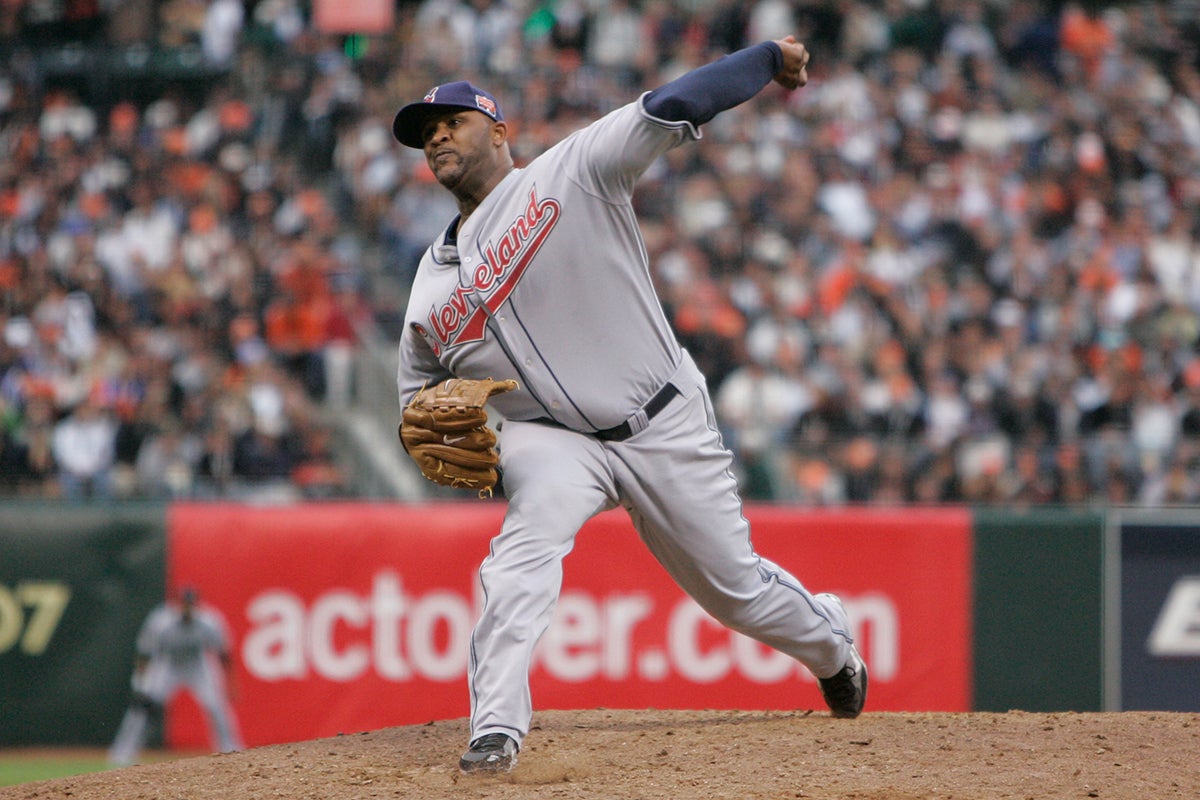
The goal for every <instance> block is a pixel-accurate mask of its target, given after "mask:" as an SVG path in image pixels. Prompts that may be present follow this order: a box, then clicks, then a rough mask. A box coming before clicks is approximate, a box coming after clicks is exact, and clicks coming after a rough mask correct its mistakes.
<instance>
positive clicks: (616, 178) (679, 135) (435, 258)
mask: <svg viewBox="0 0 1200 800" xmlns="http://www.w3.org/2000/svg"><path fill="white" fill-rule="evenodd" d="M698 136H699V133H698V132H697V131H696V130H695V129H694V128H692V126H691V125H689V124H688V123H686V122H681V123H663V122H654V121H651V120H649V119H647V118H646V117H644V116H643V114H642V111H641V104H640V102H634V103H630V104H629V105H626V106H624V107H623V108H620V109H618V110H616V111H614V112H612V113H611V114H609V115H607V116H606V117H604V118H603V119H600V120H598V121H597V122H595V123H593V124H592V125H590V126H589V127H587V128H585V129H583V130H581V131H578V132H576V133H575V134H574V135H572V136H569V137H568V138H566V139H564V140H563V141H562V142H560V143H559V144H558V145H556V146H555V147H553V148H552V149H550V150H548V151H547V152H546V153H544V154H542V155H541V156H540V157H538V158H537V159H535V160H534V161H533V163H532V164H530V165H529V166H528V167H526V168H524V169H515V170H513V171H512V172H510V173H509V174H508V176H507V177H506V178H505V179H504V180H503V181H501V183H500V184H499V185H498V186H497V187H496V188H495V189H493V190H492V192H491V194H489V195H488V196H487V198H486V199H485V200H484V201H483V203H482V204H481V205H480V206H479V208H477V209H476V210H475V212H474V213H473V214H472V215H471V216H470V217H469V218H468V219H467V221H466V222H465V223H464V224H463V225H462V226H461V229H460V230H459V231H458V232H457V244H451V243H447V241H446V238H445V236H444V235H443V237H442V238H441V240H440V241H439V242H438V243H437V244H435V245H434V246H433V247H432V248H430V249H429V250H428V251H427V252H426V254H425V257H424V259H423V260H422V263H421V266H420V269H419V270H418V273H417V278H416V280H415V281H414V283H413V287H412V293H411V295H410V299H409V306H408V309H409V311H408V315H407V317H406V319H405V326H404V335H403V339H402V341H401V345H400V346H401V351H400V373H399V389H400V397H401V398H405V399H406V398H411V397H412V396H413V394H415V393H416V392H417V391H418V390H419V389H420V388H421V385H422V384H423V383H424V382H425V381H426V380H427V379H429V382H430V383H435V382H436V381H437V380H440V379H441V378H445V377H449V376H450V375H451V374H453V375H456V376H458V377H463V378H471V377H476V378H481V377H493V378H516V379H517V381H518V382H519V383H520V384H521V391H518V392H509V393H507V394H504V395H500V396H498V397H496V398H494V399H493V401H492V403H493V406H494V407H495V408H496V410H497V411H499V412H500V413H501V414H502V415H503V416H504V417H505V418H506V419H522V420H529V419H537V418H548V419H552V420H554V421H556V422H558V423H560V424H562V425H565V426H566V427H568V428H572V429H574V430H578V431H595V430H600V429H605V428H610V427H612V426H614V425H617V424H619V423H621V422H623V421H625V420H626V419H627V418H629V416H630V415H632V414H633V413H634V412H635V411H636V410H637V409H638V408H640V407H641V406H642V405H643V404H645V403H646V401H647V400H649V399H650V398H651V397H652V396H653V395H654V393H655V392H656V391H658V389H659V388H661V387H662V385H663V384H664V383H666V382H667V380H669V379H670V377H671V375H672V374H673V373H674V371H675V370H676V368H678V366H679V364H680V360H681V350H680V347H679V345H678V344H677V343H676V340H675V336H674V334H673V333H672V331H671V328H670V325H669V323H668V321H667V319H666V316H665V315H664V314H663V311H662V307H661V305H660V303H659V301H658V298H657V296H656V295H655V292H654V287H653V285H652V284H651V279H650V269H649V265H648V263H647V256H646V251H645V247H644V246H643V245H642V238H641V234H640V231H639V229H638V224H637V220H636V218H635V217H634V213H633V208H632V206H631V204H630V197H631V196H632V193H633V189H634V184H635V182H636V181H637V179H638V177H639V176H640V175H641V174H642V173H643V172H644V171H645V169H646V167H647V166H649V165H650V163H651V162H652V161H653V160H654V159H655V158H657V157H658V156H659V155H661V154H662V153H665V152H666V151H667V150H669V149H670V148H672V147H674V146H676V145H678V144H680V143H681V142H683V141H685V140H687V139H691V138H696V137H698ZM631 254H633V255H635V257H632V258H631V257H630V256H631ZM614 354H617V357H614Z"/></svg>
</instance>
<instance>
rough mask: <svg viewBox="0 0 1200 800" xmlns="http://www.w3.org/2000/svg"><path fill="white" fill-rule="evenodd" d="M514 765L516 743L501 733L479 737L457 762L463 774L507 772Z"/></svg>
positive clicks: (515, 761) (515, 763)
mask: <svg viewBox="0 0 1200 800" xmlns="http://www.w3.org/2000/svg"><path fill="white" fill-rule="evenodd" d="M516 765H517V743H516V742H515V741H513V738H512V737H511V736H506V735H505V734H503V733H489V734H487V735H486V736H480V737H479V738H478V739H476V740H475V741H473V742H471V749H469V750H467V752H465V753H463V756H462V758H460V759H459V760H458V768H459V769H461V770H462V771H463V772H508V771H509V770H511V769H512V768H513V767H515V766H516Z"/></svg>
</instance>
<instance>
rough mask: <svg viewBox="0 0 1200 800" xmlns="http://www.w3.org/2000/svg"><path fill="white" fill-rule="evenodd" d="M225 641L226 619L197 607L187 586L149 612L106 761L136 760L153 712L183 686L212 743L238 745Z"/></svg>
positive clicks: (232, 747) (230, 747) (236, 747)
mask: <svg viewBox="0 0 1200 800" xmlns="http://www.w3.org/2000/svg"><path fill="white" fill-rule="evenodd" d="M228 642H229V637H228V635H227V634H226V631H225V623H224V621H223V620H222V619H221V617H220V616H219V614H218V613H217V612H216V611H215V610H214V609H210V608H207V607H204V606H201V605H199V597H198V595H197V593H196V591H195V590H194V589H190V588H185V589H184V590H183V591H182V592H181V593H180V598H179V603H178V604H173V603H164V604H163V605H160V606H158V607H156V608H155V609H154V610H153V611H151V612H150V614H149V616H147V617H146V621H145V622H144V623H142V628H141V630H140V631H139V632H138V637H137V657H136V662H135V665H134V673H133V681H132V683H133V699H132V701H131V702H130V705H129V709H128V710H127V711H126V712H125V716H124V718H123V719H122V720H121V727H120V728H119V729H118V730H117V736H116V738H115V739H114V740H113V744H112V748H111V749H110V750H109V754H108V758H109V762H110V763H112V764H114V765H116V766H127V765H129V764H132V763H133V762H134V761H135V760H136V759H137V756H138V753H139V752H141V749H142V747H143V746H144V745H145V739H146V733H147V731H148V729H149V724H150V721H151V718H152V716H153V717H154V718H158V716H159V715H160V714H161V713H162V710H163V707H164V706H165V705H166V703H167V701H168V700H170V699H171V698H172V697H173V696H174V695H175V693H176V692H177V691H179V689H181V688H187V689H188V690H190V691H191V692H192V694H193V695H194V696H195V698H196V701H197V702H198V703H199V704H200V707H201V708H203V709H204V713H205V715H206V716H207V718H208V724H209V732H210V734H211V736H212V740H213V746H214V747H215V748H216V749H217V750H218V751H220V752H222V753H227V752H231V751H234V750H241V749H242V743H241V739H240V737H239V734H238V731H237V725H236V721H235V720H234V717H233V711H232V709H231V708H230V706H229V700H228V696H227V692H226V688H227V685H231V681H232V669H231V666H232V659H231V658H230V655H229V644H228ZM227 682H228V683H227Z"/></svg>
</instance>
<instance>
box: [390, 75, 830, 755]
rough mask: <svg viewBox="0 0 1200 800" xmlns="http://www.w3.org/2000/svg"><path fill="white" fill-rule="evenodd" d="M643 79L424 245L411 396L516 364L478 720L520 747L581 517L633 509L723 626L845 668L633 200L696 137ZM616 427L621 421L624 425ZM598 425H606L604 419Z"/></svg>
mask: <svg viewBox="0 0 1200 800" xmlns="http://www.w3.org/2000/svg"><path fill="white" fill-rule="evenodd" d="M644 102H645V96H643V98H642V99H639V100H638V101H636V102H633V103H630V104H629V105H626V106H624V107H622V108H619V109H617V110H615V111H613V112H612V113H610V114H608V115H606V116H604V117H603V118H601V119H599V120H597V121H596V122H594V123H592V124H591V125H590V126H588V127H586V128H584V129H582V130H580V131H577V132H576V133H574V134H572V135H571V136H568V137H567V138H566V139H564V140H563V141H562V142H561V143H559V144H558V145H557V146H555V147H553V148H552V149H550V150H548V151H546V152H545V153H544V154H542V155H541V156H539V157H538V158H537V159H535V160H534V161H533V162H532V163H531V164H529V165H528V166H527V167H525V168H523V169H514V170H512V171H511V172H509V173H508V174H507V175H506V176H505V177H504V178H503V179H502V180H501V181H500V183H499V184H498V185H497V186H496V187H495V188H494V189H493V190H492V191H491V193H490V194H488V195H487V197H485V198H484V199H483V201H482V202H481V203H480V205H479V206H478V207H477V208H476V209H475V210H474V212H473V213H472V214H471V215H470V216H469V217H468V218H467V220H466V222H464V223H463V224H462V225H461V228H460V229H459V230H457V231H452V230H449V229H448V231H447V233H446V234H443V236H441V237H439V239H438V241H437V242H435V243H434V245H433V246H432V247H431V248H430V249H429V251H428V252H427V253H426V254H425V256H424V258H423V260H422V262H421V265H420V267H419V270H418V274H417V277H416V280H415V282H414V285H413V288H412V293H411V296H410V301H409V307H408V313H407V316H406V319H405V329H404V332H403V334H402V338H401V342H400V369H399V373H398V376H397V383H398V387H399V394H400V401H401V403H402V404H403V403H406V402H408V400H410V399H411V398H412V396H413V394H414V393H415V392H417V391H418V390H419V389H420V388H421V386H422V385H423V384H425V383H429V384H433V383H436V382H438V381H440V380H442V379H444V378H447V377H450V376H455V377H462V378H486V377H491V378H496V379H504V378H515V379H517V381H518V382H519V383H520V389H519V390H518V391H514V392H509V393H507V394H502V395H498V396H497V397H495V398H493V406H494V408H495V409H496V411H498V412H499V413H500V414H501V415H502V416H503V417H504V420H503V421H502V423H501V425H500V430H499V433H498V438H499V454H500V468H501V471H502V474H503V485H504V493H505V496H506V498H507V499H508V509H507V512H506V514H505V519H504V524H503V526H502V529H501V531H500V533H499V535H498V536H497V537H496V538H495V539H494V540H493V541H492V543H491V548H490V552H489V555H488V556H487V558H486V559H485V560H484V562H483V565H482V566H481V569H480V574H479V578H480V582H481V584H482V587H483V593H484V597H485V598H486V600H485V603H484V606H483V609H482V612H481V617H480V619H479V621H478V623H477V625H476V627H475V629H474V631H473V633H472V638H471V647H470V650H469V657H468V682H469V684H470V694H471V735H472V738H479V737H482V736H485V735H487V734H490V733H504V734H507V735H508V736H511V737H513V738H514V739H515V740H516V741H517V742H518V744H519V743H520V742H521V741H522V740H523V738H524V736H525V734H526V733H527V732H528V728H529V723H530V720H531V718H532V703H531V699H530V691H529V685H528V670H529V667H530V664H531V659H532V655H533V649H534V646H535V644H536V642H537V640H538V638H539V637H540V636H541V635H542V633H543V632H544V631H545V630H546V627H547V626H548V625H549V622H550V619H551V615H552V612H553V608H554V605H555V601H556V598H557V596H558V592H559V589H560V587H561V583H562V560H563V558H564V557H565V556H566V554H567V553H568V552H569V551H570V549H571V546H572V544H573V541H574V537H575V535H576V533H577V532H578V530H579V528H580V527H581V526H582V525H583V524H584V523H585V522H586V521H587V520H588V519H589V518H590V517H592V516H593V515H595V514H597V513H599V512H601V511H603V510H606V509H609V508H614V507H616V506H624V507H625V508H626V509H628V511H629V513H630V516H631V518H632V519H633V523H634V526H635V527H636V528H637V530H638V533H639V535H640V536H641V538H642V540H643V541H644V542H645V544H646V546H647V548H648V549H649V550H650V552H651V553H653V555H654V556H655V558H656V559H658V561H659V562H660V563H661V564H662V565H663V566H664V567H665V569H666V570H667V572H668V573H669V574H670V575H671V577H672V578H673V579H674V580H675V581H676V582H677V583H678V584H679V585H680V586H681V587H682V588H683V589H684V590H685V591H687V592H688V594H689V595H691V597H693V598H694V599H695V600H696V601H697V602H698V603H699V604H700V605H701V606H702V607H703V608H705V610H707V611H708V612H709V613H710V614H712V615H713V616H714V617H716V618H717V619H718V620H720V621H721V622H723V623H724V624H726V625H727V626H729V627H731V628H733V629H735V630H738V631H740V632H742V633H745V634H747V635H749V636H751V637H754V638H756V639H758V640H759V641H762V642H765V643H767V644H769V645H771V646H773V647H775V648H777V649H779V650H780V651H782V652H785V653H787V654H789V655H791V656H793V657H794V658H796V659H797V660H799V661H801V662H802V663H804V664H805V665H806V666H808V667H809V668H810V669H811V670H812V671H813V672H814V674H816V675H817V676H818V677H827V676H830V675H833V674H834V673H836V672H837V671H838V670H839V669H840V668H841V666H842V665H843V664H846V663H847V659H848V658H849V653H850V652H851V639H850V636H849V627H848V620H847V618H846V614H845V611H844V609H843V608H842V606H841V603H840V602H838V601H837V600H836V598H833V597H832V596H828V595H815V596H814V595H812V594H810V593H809V592H808V591H807V590H806V589H805V588H804V587H803V586H802V585H801V584H800V582H799V581H797V580H796V579H795V578H794V577H792V576H791V575H789V574H788V573H787V572H786V571H784V570H783V569H781V568H780V567H779V566H778V565H776V564H773V563H771V562H770V561H767V560H766V559H764V558H761V557H760V556H759V555H758V554H757V553H755V552H754V549H753V547H752V546H751V543H750V531H749V525H748V523H747V522H746V519H745V517H744V516H743V515H742V506H741V500H740V498H739V495H738V490H737V483H736V481H735V479H734V477H733V474H732V471H731V469H730V467H731V464H732V456H731V454H730V453H729V451H728V450H727V449H726V448H725V447H724V446H723V445H722V443H721V439H720V436H719V434H718V432H717V426H716V421H715V418H714V415H713V411H712V403H711V400H710V398H709V395H708V390H707V387H706V386H705V381H704V376H703V375H702V374H701V373H700V371H699V370H698V369H697V368H696V366H695V364H694V362H693V361H692V359H691V358H690V356H689V355H688V354H687V352H686V351H684V350H683V348H681V347H680V346H679V344H678V342H677V340H676V338H675V336H674V334H673V333H672V331H671V328H670V326H669V323H668V321H667V319H666V316H665V314H664V312H663V310H662V307H661V304H660V303H659V301H658V298H657V296H656V294H655V292H654V288H653V285H652V282H651V277H650V269H649V264H648V263H647V262H648V259H647V255H646V250H645V246H644V244H643V242H642V238H641V234H640V231H639V228H638V223H637V220H636V218H635V216H634V211H633V207H632V203H631V197H632V194H633V191H634V185H635V183H636V181H637V179H638V177H639V176H640V175H641V174H642V173H643V172H644V171H645V169H646V168H647V167H648V166H649V165H650V164H651V162H653V161H654V159H655V158H657V157H658V156H660V155H662V154H663V153H665V152H667V151H668V150H670V149H671V148H672V147H675V146H677V145H680V144H682V143H684V142H687V141H689V140H692V139H696V138H698V137H699V135H700V134H699V131H698V130H697V129H696V128H694V127H693V126H692V125H691V124H690V123H687V122H666V121H663V120H659V119H654V118H652V117H651V116H650V115H649V114H648V113H647V112H646V111H645V107H644ZM610 429H619V431H617V432H614V431H612V430H610ZM597 431H600V432H602V433H601V434H600V435H593V434H594V433H595V432H597Z"/></svg>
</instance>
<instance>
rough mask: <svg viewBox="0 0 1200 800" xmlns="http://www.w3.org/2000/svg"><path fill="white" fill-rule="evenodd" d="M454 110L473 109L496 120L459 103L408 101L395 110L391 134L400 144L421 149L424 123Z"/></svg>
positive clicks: (485, 113)
mask: <svg viewBox="0 0 1200 800" xmlns="http://www.w3.org/2000/svg"><path fill="white" fill-rule="evenodd" d="M454 111H474V112H476V113H478V114H483V115H484V116H485V117H487V118H488V119H491V120H493V121H496V118H495V117H493V116H492V115H491V114H488V113H487V112H484V111H480V110H479V109H478V108H472V107H471V106H464V105H461V104H459V103H423V102H422V103H409V104H408V105H406V106H405V107H404V108H402V109H400V110H399V111H398V112H396V118H395V119H394V120H392V135H393V136H395V137H396V141H398V142H400V144H403V145H407V146H408V147H415V148H416V149H418V150H423V149H424V148H425V141H424V140H423V139H422V138H421V132H422V131H423V130H424V129H425V123H426V122H428V121H429V120H430V119H432V118H433V117H438V116H441V115H442V114H448V113H451V112H454Z"/></svg>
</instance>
